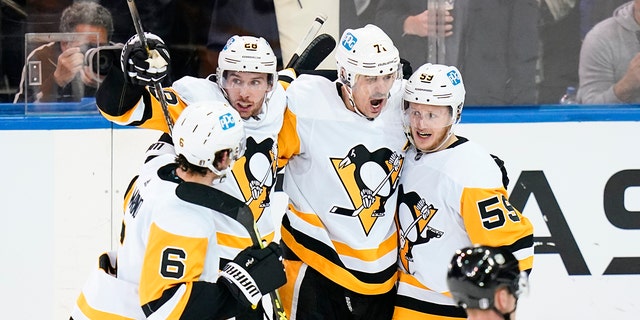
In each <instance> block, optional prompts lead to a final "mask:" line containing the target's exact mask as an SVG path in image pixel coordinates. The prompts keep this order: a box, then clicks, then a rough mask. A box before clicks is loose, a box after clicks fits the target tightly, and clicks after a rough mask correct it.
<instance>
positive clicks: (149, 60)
mask: <svg viewBox="0 0 640 320" xmlns="http://www.w3.org/2000/svg"><path fill="white" fill-rule="evenodd" d="M145 37H146V39H147V45H148V46H149V54H147V49H146V48H145V47H144V46H143V45H142V42H140V38H139V37H138V35H137V34H136V35H134V36H133V37H131V38H130V39H129V40H128V41H127V43H126V44H125V45H124V48H123V49H122V55H121V56H120V65H121V67H122V71H124V74H125V78H126V79H127V81H128V82H130V83H132V84H136V85H143V86H153V85H154V83H156V82H159V81H162V79H164V78H165V77H166V76H167V73H168V66H169V61H170V57H169V49H168V48H167V46H166V45H165V44H164V41H162V39H160V37H158V36H156V35H155V34H152V33H148V32H145Z"/></svg>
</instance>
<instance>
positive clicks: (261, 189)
mask: <svg viewBox="0 0 640 320" xmlns="http://www.w3.org/2000/svg"><path fill="white" fill-rule="evenodd" d="M277 158H278V149H277V144H276V143H275V142H274V140H273V139H271V138H268V139H265V140H263V141H262V142H260V143H257V142H256V140H255V139H254V138H253V137H249V138H247V146H246V149H245V152H244V156H243V157H242V158H240V159H238V160H237V161H236V163H235V164H234V165H233V170H232V172H233V176H234V178H235V180H236V183H237V184H238V188H239V189H240V192H242V195H243V198H244V199H245V204H246V205H247V206H249V208H250V209H251V212H253V216H254V220H255V221H258V219H260V217H261V216H262V213H263V212H264V208H266V207H269V206H270V202H269V201H270V199H269V193H270V192H271V188H272V187H273V186H274V185H275V181H276V172H277V162H276V160H277Z"/></svg>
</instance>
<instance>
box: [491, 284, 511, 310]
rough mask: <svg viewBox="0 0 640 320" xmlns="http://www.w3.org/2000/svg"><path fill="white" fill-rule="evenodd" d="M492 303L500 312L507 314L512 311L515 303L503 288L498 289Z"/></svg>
mask: <svg viewBox="0 0 640 320" xmlns="http://www.w3.org/2000/svg"><path fill="white" fill-rule="evenodd" d="M493 298H494V299H493V301H494V302H493V303H494V305H495V307H496V309H498V310H499V311H500V312H502V313H507V312H509V311H511V310H513V304H514V303H515V297H513V295H512V294H511V293H510V292H509V290H508V289H507V288H505V287H501V288H498V289H497V290H496V292H495V293H494V297H493Z"/></svg>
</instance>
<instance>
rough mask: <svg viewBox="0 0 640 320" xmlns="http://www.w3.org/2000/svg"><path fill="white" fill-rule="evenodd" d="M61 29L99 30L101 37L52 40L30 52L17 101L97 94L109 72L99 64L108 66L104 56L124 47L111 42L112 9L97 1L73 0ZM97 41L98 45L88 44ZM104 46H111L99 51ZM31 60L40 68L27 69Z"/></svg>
mask: <svg viewBox="0 0 640 320" xmlns="http://www.w3.org/2000/svg"><path fill="white" fill-rule="evenodd" d="M59 31H60V32H62V33H97V36H98V37H97V38H95V37H78V39H75V41H60V42H50V43H47V44H44V45H42V46H40V47H38V48H36V49H35V50H33V51H32V52H31V53H29V56H28V58H27V61H28V63H27V64H26V65H25V66H24V68H23V70H22V79H21V80H20V89H19V91H18V93H17V94H16V96H15V98H14V101H13V102H14V103H17V102H24V101H27V102H63V101H65V102H68V101H80V99H82V98H83V97H93V96H95V92H96V88H97V86H98V84H99V83H100V82H101V81H102V79H103V78H104V76H103V74H105V73H106V71H105V72H100V69H105V68H100V67H105V66H104V65H105V62H108V61H105V58H107V59H108V57H109V54H112V53H113V51H116V50H117V49H118V48H121V45H120V46H117V45H113V44H111V43H109V40H110V39H111V35H112V34H113V20H112V17H111V13H110V12H109V10H107V9H106V8H105V7H103V6H101V5H99V4H97V3H95V2H90V1H79V2H74V3H73V5H71V6H69V7H67V8H66V9H65V10H64V11H63V12H62V16H61V18H60V30H59ZM92 38H93V39H92ZM95 44H98V45H99V47H98V48H93V49H91V48H89V47H90V46H93V45H95ZM104 48H110V49H111V50H100V54H99V55H98V54H97V52H96V51H97V49H104ZM91 53H93V54H91ZM118 54H119V51H118ZM89 58H92V59H93V61H91V60H89ZM98 58H100V59H98ZM30 62H39V63H36V64H35V65H38V64H39V68H37V69H36V70H28V67H29V66H30V65H31V64H30ZM91 64H93V65H94V68H92V66H91Z"/></svg>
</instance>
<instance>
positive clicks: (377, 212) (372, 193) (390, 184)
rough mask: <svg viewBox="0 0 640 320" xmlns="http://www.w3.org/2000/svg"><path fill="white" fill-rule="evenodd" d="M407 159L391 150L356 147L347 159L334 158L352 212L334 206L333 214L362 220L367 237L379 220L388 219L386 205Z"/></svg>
mask: <svg viewBox="0 0 640 320" xmlns="http://www.w3.org/2000/svg"><path fill="white" fill-rule="evenodd" d="M403 161H404V158H403V157H402V156H401V155H400V154H398V153H396V152H393V151H391V150H390V149H387V148H382V149H378V150H376V151H374V152H371V151H369V150H368V149H367V148H366V147H365V146H364V145H361V144H360V145H357V146H355V147H353V148H352V149H351V150H349V152H348V153H347V155H346V156H345V157H343V158H331V163H332V164H333V168H334V169H335V170H336V173H337V174H338V177H339V178H340V181H342V185H343V187H344V189H345V191H346V192H347V194H348V195H349V198H350V199H351V204H352V206H353V207H352V208H344V207H340V206H333V207H332V208H331V210H330V212H331V213H335V214H340V215H344V216H351V217H358V218H359V219H360V223H361V225H362V228H363V230H364V232H365V234H367V235H368V234H369V232H370V231H371V229H372V228H373V225H374V224H375V222H376V221H377V219H378V218H380V217H383V216H385V214H386V213H385V204H386V202H387V199H388V198H389V196H391V195H392V194H393V192H394V190H395V189H396V186H397V183H398V178H399V177H400V169H401V168H402V163H403Z"/></svg>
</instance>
